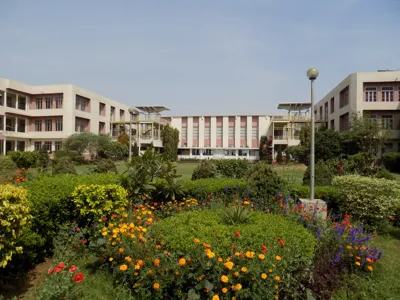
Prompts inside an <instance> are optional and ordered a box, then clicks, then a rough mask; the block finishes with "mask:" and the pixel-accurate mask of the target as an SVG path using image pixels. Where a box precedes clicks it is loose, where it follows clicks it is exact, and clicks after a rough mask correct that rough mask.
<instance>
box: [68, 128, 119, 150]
mask: <svg viewBox="0 0 400 300" xmlns="http://www.w3.org/2000/svg"><path fill="white" fill-rule="evenodd" d="M110 142H111V140H110V138H109V137H107V136H105V135H98V134H95V133H91V132H82V133H74V134H72V135H70V136H69V137H67V138H66V139H64V141H63V147H64V149H65V150H67V151H77V152H78V153H79V154H82V153H84V152H85V151H88V152H90V153H92V152H98V151H99V150H100V149H101V148H102V147H103V146H104V145H105V144H108V143H110Z"/></svg>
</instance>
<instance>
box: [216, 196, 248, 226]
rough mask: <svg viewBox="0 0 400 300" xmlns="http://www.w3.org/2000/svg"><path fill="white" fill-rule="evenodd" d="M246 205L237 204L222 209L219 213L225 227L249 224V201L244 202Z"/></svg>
mask: <svg viewBox="0 0 400 300" xmlns="http://www.w3.org/2000/svg"><path fill="white" fill-rule="evenodd" d="M246 202H247V203H246V204H244V203H238V204H235V205H229V206H228V207H226V208H223V209H222V210H221V213H220V217H221V219H222V223H223V224H225V225H236V224H246V223H249V222H250V218H251V216H252V211H251V210H250V207H249V206H248V205H249V204H250V202H249V201H247V200H246Z"/></svg>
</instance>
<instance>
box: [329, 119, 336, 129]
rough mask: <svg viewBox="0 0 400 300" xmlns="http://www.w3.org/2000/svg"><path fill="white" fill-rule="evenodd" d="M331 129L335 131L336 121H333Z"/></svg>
mask: <svg viewBox="0 0 400 300" xmlns="http://www.w3.org/2000/svg"><path fill="white" fill-rule="evenodd" d="M330 129H335V120H331V127H330Z"/></svg>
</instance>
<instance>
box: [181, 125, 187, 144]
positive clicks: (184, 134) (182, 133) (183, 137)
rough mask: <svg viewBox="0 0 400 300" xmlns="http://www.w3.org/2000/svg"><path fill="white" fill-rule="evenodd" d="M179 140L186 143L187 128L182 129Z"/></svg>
mask: <svg viewBox="0 0 400 300" xmlns="http://www.w3.org/2000/svg"><path fill="white" fill-rule="evenodd" d="M181 139H182V140H184V141H186V140H187V127H182V130H181Z"/></svg>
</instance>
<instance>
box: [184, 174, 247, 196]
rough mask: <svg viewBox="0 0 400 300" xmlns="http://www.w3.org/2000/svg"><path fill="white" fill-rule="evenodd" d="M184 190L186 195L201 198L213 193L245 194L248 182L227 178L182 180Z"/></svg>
mask: <svg viewBox="0 0 400 300" xmlns="http://www.w3.org/2000/svg"><path fill="white" fill-rule="evenodd" d="M182 190H183V193H184V195H185V196H186V197H195V198H201V197H206V196H208V195H209V194H211V193H213V194H214V195H222V194H233V193H236V194H243V193H245V192H246V190H247V184H246V181H245V180H243V179H227V178H208V179H199V180H195V181H193V180H182Z"/></svg>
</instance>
